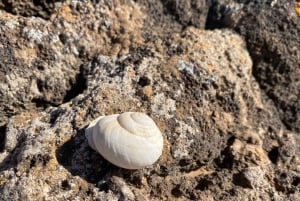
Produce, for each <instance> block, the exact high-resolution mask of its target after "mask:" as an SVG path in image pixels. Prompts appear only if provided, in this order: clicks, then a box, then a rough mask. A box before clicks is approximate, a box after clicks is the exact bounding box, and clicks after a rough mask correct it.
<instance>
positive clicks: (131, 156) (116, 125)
mask: <svg viewBox="0 0 300 201" xmlns="http://www.w3.org/2000/svg"><path fill="white" fill-rule="evenodd" d="M85 135H86V138H87V139H88V143H89V145H90V146H91V148H93V149H94V150H96V151H97V152H98V153H100V154H101V155H102V156H103V157H104V158H105V159H106V160H108V161H109V162H111V163H113V164H114V165H117V166H119V167H122V168H126V169H140V168H143V167H145V166H149V165H152V164H153V163H154V162H155V161H157V160H158V158H159V157H160V155H161V154H162V149H163V138H162V134H161V132H160V130H159V128H158V127H157V126H156V124H155V122H154V121H153V120H152V119H151V118H150V117H149V116H147V115H146V114H143V113H139V112H125V113H122V114H114V115H109V116H100V117H98V118H97V119H95V120H94V121H93V122H91V124H90V125H89V126H88V127H87V129H86V131H85Z"/></svg>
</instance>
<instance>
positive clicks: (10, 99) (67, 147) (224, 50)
mask: <svg viewBox="0 0 300 201" xmlns="http://www.w3.org/2000/svg"><path fill="white" fill-rule="evenodd" d="M153 2H155V1H153ZM166 2H169V3H168V5H169V4H174V2H173V3H172V2H171V1H166ZM176 2H177V1H176ZM191 2H193V1H191ZM145 5H149V7H150V8H151V9H149V10H148V12H146V11H144V10H143V9H146V8H147V7H146V6H145ZM150 5H151V6H150ZM180 5H181V4H180ZM190 5H194V4H192V3H190ZM156 6H157V7H159V8H161V10H159V9H158V10H157V12H160V11H161V15H163V12H165V7H168V6H166V5H162V4H161V3H160V2H156V3H152V4H151V3H149V4H147V3H146V2H142V1H137V3H134V2H131V1H128V2H127V1H121V2H118V1H105V0H103V1H97V2H96V1H95V2H94V1H93V2H89V1H82V2H80V1H71V2H64V3H63V4H62V5H61V7H60V9H58V11H57V12H55V13H54V14H53V15H52V17H51V20H47V19H41V18H36V17H27V18H25V17H22V16H15V15H11V14H9V13H6V12H4V11H2V12H1V13H0V21H2V22H1V23H0V29H1V30H6V33H9V34H4V33H3V32H1V34H0V41H1V43H0V45H2V46H3V48H2V51H0V52H1V57H0V58H2V60H1V65H0V69H1V70H0V78H1V79H0V87H1V88H0V89H1V90H0V93H1V97H2V99H1V100H0V101H1V102H0V107H1V110H0V111H1V115H2V116H0V119H1V123H2V125H3V126H1V127H0V200H49V201H52V200H53V201H57V200H58V201H60V200H143V201H144V200H228V201H229V200H291V201H294V200H300V199H299V198H300V191H299V188H300V159H299V149H298V148H297V144H296V142H295V139H294V136H295V135H294V134H295V133H293V131H291V130H287V129H286V127H285V125H284V124H283V123H282V122H281V117H282V115H283V114H282V113H281V111H280V110H279V111H277V107H276V106H277V105H276V103H275V104H274V103H273V101H271V100H270V99H269V98H268V97H267V96H266V95H265V93H264V92H263V91H262V90H261V89H260V87H259V84H258V82H257V81H256V80H255V78H254V77H253V75H252V72H253V69H252V66H253V63H252V60H251V58H250V55H249V53H248V50H247V46H246V43H245V42H244V41H243V39H242V38H241V37H240V36H239V35H237V34H236V33H234V32H232V31H230V30H214V31H205V30H200V29H197V28H193V27H189V28H186V29H184V30H181V28H182V27H185V26H186V25H188V24H189V23H191V22H187V21H186V20H178V19H175V21H174V18H172V16H173V14H172V13H169V14H166V15H165V16H163V19H164V20H163V21H162V22H159V21H158V19H159V18H157V19H156V18H153V17H152V15H154V14H157V13H151V12H150V11H151V10H152V11H153V10H155V9H153V8H155V7H156ZM180 8H181V6H179V7H178V11H177V13H181V10H180ZM203 8H205V7H203ZM206 8H207V7H206ZM195 9H196V8H195ZM205 12H206V11H205V10H204V11H203V13H205ZM180 15H181V14H180ZM184 19H188V18H184ZM167 22H169V24H168V23H167ZM185 23H187V24H185ZM161 25H165V27H166V29H161V27H160V26H161ZM11 26H13V27H11ZM172 29H174V31H173V32H172ZM24 30H33V31H31V32H30V31H29V32H26V31H25V32H24ZM159 30H160V31H159ZM175 30H176V31H175ZM26 33H27V34H26ZM29 33H30V34H29ZM36 33H39V34H40V33H42V34H41V35H39V37H38V38H36V35H35V34H36ZM32 35H34V38H32V37H33V36H32ZM40 37H42V38H40ZM52 38H58V40H57V41H55V42H53V41H52V42H51V39H52ZM30 48H31V49H30ZM30 50H31V51H33V52H34V54H33V53H32V52H30ZM20 52H21V53H20ZM250 53H251V52H250ZM39 64H40V65H39ZM39 66H42V67H43V68H42V69H39ZM34 80H36V81H37V80H39V83H41V87H38V86H39V85H37V84H36V85H35V84H32V83H34ZM32 86H33V87H32ZM37 100H38V101H37ZM125 111H140V112H145V113H147V114H149V115H150V116H151V117H152V118H153V119H154V120H155V122H156V123H157V125H158V126H159V128H160V129H161V131H162V132H163V135H164V151H163V154H162V156H161V158H160V159H159V161H158V162H157V163H155V164H154V165H153V166H151V167H148V168H144V169H142V170H135V171H129V170H125V169H121V168H118V167H116V166H114V165H112V164H110V163H109V162H107V161H106V160H104V159H103V158H102V157H101V156H100V155H99V154H98V153H96V152H95V151H93V150H92V149H91V148H90V147H89V146H88V143H87V140H86V139H85V137H84V129H85V128H86V126H87V125H88V124H89V122H91V121H92V120H93V119H95V118H96V117H98V116H99V115H105V114H114V113H121V112H125Z"/></svg>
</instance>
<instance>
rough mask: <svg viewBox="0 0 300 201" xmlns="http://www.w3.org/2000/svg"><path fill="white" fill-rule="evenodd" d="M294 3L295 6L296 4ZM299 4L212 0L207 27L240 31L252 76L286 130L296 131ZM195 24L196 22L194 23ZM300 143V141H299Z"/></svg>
mask: <svg viewBox="0 0 300 201" xmlns="http://www.w3.org/2000/svg"><path fill="white" fill-rule="evenodd" d="M297 6H298V7H297ZM297 8H298V9H299V8H300V3H299V2H298V3H296V1H294V0H287V1H286V0H273V1H258V2H256V3H253V2H252V3H251V1H228V0H221V1H216V2H215V4H214V5H213V6H212V7H211V13H210V15H209V20H208V22H207V26H208V27H210V28H216V27H218V28H220V27H227V28H232V29H234V30H235V31H237V32H238V33H240V34H241V35H242V36H243V37H244V38H245V40H246V42H247V48H248V50H249V52H250V54H251V57H252V59H253V63H254V65H253V75H254V76H255V78H256V79H257V81H258V82H259V84H260V86H261V88H262V89H263V90H264V91H265V92H266V94H267V95H268V96H269V97H270V98H271V99H272V100H273V101H274V103H275V105H276V107H277V108H278V112H279V113H280V118H281V119H282V121H283V122H284V124H285V125H286V126H287V128H288V129H290V130H294V131H296V132H298V133H299V132H300V70H299V68H300V48H299V44H300V37H299V35H300V17H299V16H300V12H299V11H297ZM195 25H197V24H195ZM299 143H300V141H299Z"/></svg>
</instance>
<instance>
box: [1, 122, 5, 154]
mask: <svg viewBox="0 0 300 201" xmlns="http://www.w3.org/2000/svg"><path fill="white" fill-rule="evenodd" d="M5 140H6V124H5V125H3V126H0V152H3V151H4V146H5Z"/></svg>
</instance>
